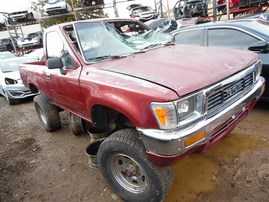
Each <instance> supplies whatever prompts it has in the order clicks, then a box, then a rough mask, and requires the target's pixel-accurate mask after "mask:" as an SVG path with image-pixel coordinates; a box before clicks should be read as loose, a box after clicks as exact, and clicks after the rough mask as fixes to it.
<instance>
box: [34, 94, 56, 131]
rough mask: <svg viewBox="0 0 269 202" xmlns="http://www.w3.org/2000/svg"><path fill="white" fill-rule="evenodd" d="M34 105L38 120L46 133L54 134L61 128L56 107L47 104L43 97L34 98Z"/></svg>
mask: <svg viewBox="0 0 269 202" xmlns="http://www.w3.org/2000/svg"><path fill="white" fill-rule="evenodd" d="M34 104H35V109H36V113H37V116H38V119H39V121H40V123H41V125H42V127H43V128H44V129H45V130H46V131H48V132H52V131H55V130H57V129H59V128H60V127H61V119H60V115H59V111H58V109H57V107H56V106H54V105H53V104H50V103H49V102H47V101H46V99H45V98H44V97H43V96H42V95H37V96H35V97H34Z"/></svg>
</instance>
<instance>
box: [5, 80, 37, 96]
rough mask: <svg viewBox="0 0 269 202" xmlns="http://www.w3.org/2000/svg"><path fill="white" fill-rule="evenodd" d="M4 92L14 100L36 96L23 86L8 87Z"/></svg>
mask: <svg viewBox="0 0 269 202" xmlns="http://www.w3.org/2000/svg"><path fill="white" fill-rule="evenodd" d="M3 90H4V91H5V93H6V94H7V96H8V97H9V98H10V99H13V100H16V99H23V98H27V97H31V96H34V95H36V93H33V92H31V91H30V90H29V89H28V88H26V87H25V86H24V85H23V84H16V85H6V86H5V88H4V89H3Z"/></svg>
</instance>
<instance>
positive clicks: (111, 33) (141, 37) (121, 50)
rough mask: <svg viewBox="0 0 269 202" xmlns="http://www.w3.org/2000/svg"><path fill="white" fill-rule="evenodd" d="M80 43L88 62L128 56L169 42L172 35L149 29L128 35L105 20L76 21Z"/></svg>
mask: <svg viewBox="0 0 269 202" xmlns="http://www.w3.org/2000/svg"><path fill="white" fill-rule="evenodd" d="M74 26H75V30H76V33H77V36H78V43H79V45H80V49H81V52H82V55H83V57H84V59H85V61H87V62H96V61H99V60H102V59H107V58H108V57H113V56H126V55H130V54H134V53H137V52H141V51H145V50H148V49H149V48H153V47H157V46H161V45H165V44H168V43H170V42H171V41H172V38H173V37H172V35H170V34H167V33H162V32H159V31H153V30H149V31H147V32H144V33H142V34H140V33H137V34H134V35H128V32H126V33H125V32H120V31H119V30H117V29H116V28H115V27H114V26H112V25H111V24H108V23H105V22H78V23H75V25H74Z"/></svg>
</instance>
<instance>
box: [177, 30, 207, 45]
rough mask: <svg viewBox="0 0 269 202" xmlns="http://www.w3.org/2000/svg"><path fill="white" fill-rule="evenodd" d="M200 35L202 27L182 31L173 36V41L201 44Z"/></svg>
mask: <svg viewBox="0 0 269 202" xmlns="http://www.w3.org/2000/svg"><path fill="white" fill-rule="evenodd" d="M202 36H203V35H202V29H197V30H189V31H183V32H180V33H179V34H177V35H176V36H175V43H176V44H193V45H201V41H202Z"/></svg>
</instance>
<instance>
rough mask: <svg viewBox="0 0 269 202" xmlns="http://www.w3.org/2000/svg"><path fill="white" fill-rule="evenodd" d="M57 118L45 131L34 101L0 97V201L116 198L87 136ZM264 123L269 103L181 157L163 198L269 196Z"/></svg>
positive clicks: (266, 198)
mask: <svg viewBox="0 0 269 202" xmlns="http://www.w3.org/2000/svg"><path fill="white" fill-rule="evenodd" d="M61 119H62V129H60V130H58V131H56V132H53V133H48V132H45V131H44V130H43V129H42V128H41V126H40V124H39V122H38V119H37V116H36V113H35V109H34V106H33V102H32V99H29V100H27V101H24V102H20V103H18V104H16V105H12V106H8V105H7V104H6V101H5V99H4V97H0V201H1V202H10V201H27V202H28V201H57V202H58V201H59V202H60V201H91V202H95V201H96V202H97V201H98V202H100V201H104V202H109V201H121V200H120V199H119V198H118V197H117V195H116V194H114V193H113V192H112V191H111V190H110V189H109V187H108V186H107V184H106V182H105V180H104V179H103V178H102V176H101V174H100V173H99V171H98V170H95V169H90V168H89V166H88V157H87V156H86V154H85V147H86V146H87V145H88V144H89V142H90V140H91V139H90V136H89V135H88V134H85V135H82V136H78V137H76V136H74V135H72V134H71V132H70V130H69V128H68V127H69V123H68V114H67V113H66V112H61ZM268 123H269V106H268V103H258V105H257V106H256V107H255V108H254V110H253V111H252V112H251V114H250V116H249V117H248V118H247V119H245V120H244V121H243V122H242V123H240V125H239V126H238V127H237V128H236V129H235V130H234V131H233V132H232V133H231V134H230V135H228V136H227V137H226V138H224V139H223V140H222V141H221V142H220V143H218V144H217V145H215V146H214V147H212V148H210V149H209V150H207V151H206V152H205V153H203V154H192V155H190V156H188V157H186V158H184V159H182V160H180V161H179V162H178V163H177V164H176V165H175V166H173V169H174V172H175V179H174V184H173V186H172V189H171V191H170V193H169V195H168V196H167V198H166V200H165V201H166V202H170V201H172V202H176V201H229V202H230V201H234V202H237V201H259V202H262V201H269V126H268Z"/></svg>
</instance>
